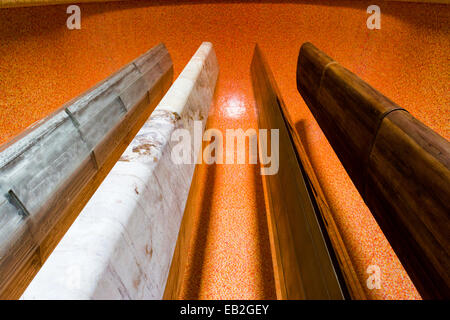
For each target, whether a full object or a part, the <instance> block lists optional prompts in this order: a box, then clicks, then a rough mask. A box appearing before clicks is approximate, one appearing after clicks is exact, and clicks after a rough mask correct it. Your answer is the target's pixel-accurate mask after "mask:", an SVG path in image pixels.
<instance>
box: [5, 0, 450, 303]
mask: <svg viewBox="0 0 450 320" xmlns="http://www.w3.org/2000/svg"><path fill="white" fill-rule="evenodd" d="M199 2H200V3H197V4H190V3H189V2H187V1H182V2H176V1H168V2H167V1H166V2H162V4H156V3H155V2H151V1H135V2H114V3H102V4H82V5H80V7H81V14H82V29H81V30H73V31H70V30H68V29H67V28H66V25H65V23H66V19H67V14H66V12H65V10H66V6H48V7H33V8H14V9H2V10H0V143H3V142H6V141H8V140H9V139H11V138H12V137H13V136H14V135H16V134H18V133H19V132H21V131H22V130H23V129H25V128H26V127H27V126H29V125H31V124H32V123H33V122H35V121H37V120H39V119H41V118H43V117H44V116H46V115H47V114H49V113H50V112H51V111H53V110H55V109H56V108H58V107H59V106H60V105H61V104H63V103H64V102H66V101H68V100H69V99H71V98H73V97H75V96H76V95H78V94H80V93H82V92H83V91H85V90H86V89H88V88H89V87H91V86H93V85H94V84H95V83H97V82H98V81H100V80H102V79H103V78H105V77H107V76H108V75H109V74H111V73H112V72H114V71H116V70H117V69H118V68H120V67H121V66H122V65H123V64H125V63H127V62H129V61H131V60H132V59H134V58H136V57H137V56H138V55H139V54H141V53H143V52H145V51H146V50H148V49H149V48H151V47H152V46H154V45H156V44H157V43H159V42H160V41H162V42H164V43H165V44H166V46H167V48H168V50H169V52H170V54H171V56H172V58H173V61H174V67H175V75H177V74H178V73H179V72H180V71H181V70H182V68H183V67H184V65H185V64H186V63H187V62H188V60H189V58H190V57H191V55H192V54H193V53H194V52H195V50H196V48H197V47H198V46H199V45H200V43H201V42H202V41H211V42H212V43H213V44H214V46H215V50H216V53H217V56H218V60H219V65H220V68H221V74H220V77H219V83H218V88H217V95H216V96H217V97H216V102H215V105H214V106H213V110H212V113H211V119H210V124H212V125H214V126H216V127H217V128H219V129H225V128H238V127H242V128H244V129H245V128H248V127H255V128H256V126H257V121H256V119H257V118H256V112H257V111H256V110H255V106H254V101H253V92H252V89H251V81H250V72H249V68H250V61H251V56H252V53H253V48H254V45H255V43H256V42H258V43H259V44H260V46H261V49H262V50H263V52H264V53H265V55H266V57H267V59H268V62H269V63H270V65H271V68H272V70H273V72H274V75H275V78H276V80H277V82H278V85H279V87H280V89H281V93H282V95H283V97H284V99H285V102H286V104H287V106H288V108H289V111H290V113H291V115H292V118H293V120H295V122H296V127H297V130H298V131H299V133H300V135H301V137H302V139H303V143H304V144H305V147H306V149H307V152H308V154H309V156H310V158H311V162H312V164H313V167H314V169H315V171H316V173H317V176H318V178H319V180H320V183H321V184H322V187H323V189H324V191H325V194H326V197H327V199H328V201H329V204H330V206H331V208H332V211H333V214H334V216H335V219H336V222H337V223H338V226H339V228H340V230H341V232H342V235H343V238H344V241H345V243H346V245H347V246H348V247H349V249H350V250H349V252H350V254H351V258H352V260H353V262H354V263H355V265H356V267H357V272H358V275H359V277H360V280H361V282H362V283H363V286H364V287H366V286H365V283H366V279H367V277H368V274H366V269H367V267H368V266H369V265H373V264H376V265H378V266H379V267H380V268H381V272H382V274H381V289H374V290H369V289H367V288H366V291H367V294H368V295H369V297H370V298H373V299H416V298H420V296H419V295H418V293H417V291H416V290H415V288H414V286H413V285H412V283H411V282H410V280H409V278H408V276H407V274H406V273H405V271H404V270H403V268H402V266H401V264H400V263H399V261H398V259H397V258H396V256H395V254H394V252H393V251H392V249H391V248H390V246H389V244H388V242H387V240H386V239H385V237H384V236H383V234H382V232H381V230H380V229H379V227H378V226H377V224H376V222H375V220H374V219H373V217H372V216H371V214H370V212H369V211H368V209H367V208H366V206H365V205H364V203H363V201H362V199H361V198H360V196H359V194H358V193H357V191H356V189H355V187H354V186H353V184H352V183H351V181H350V179H349V177H348V176H347V174H346V172H345V170H344V169H343V167H342V166H341V164H340V163H339V161H338V159H337V157H336V155H335V154H334V153H333V150H332V149H331V147H330V145H329V144H328V142H327V141H326V139H325V137H324V135H323V133H322V132H321V130H320V128H319V127H318V125H317V123H316V122H315V120H314V118H313V117H312V115H311V113H310V112H309V110H308V108H307V107H306V105H305V103H304V102H303V100H302V99H301V96H300V95H299V93H298V92H297V89H296V82H295V70H296V62H297V55H298V51H299V48H300V45H301V44H302V43H303V42H305V41H311V42H312V43H314V44H315V45H316V46H317V47H318V48H320V49H321V50H323V51H325V52H326V53H328V54H329V55H330V56H332V57H333V58H335V59H336V60H337V61H338V62H340V63H341V64H342V65H344V66H345V67H347V68H349V69H350V70H352V71H353V72H355V73H357V74H358V75H359V76H360V77H362V78H363V79H364V80H366V81H367V82H369V83H370V84H372V85H373V86H374V87H375V88H377V89H378V90H380V91H381V92H382V93H384V94H385V95H386V96H388V97H390V98H391V99H392V100H393V101H395V102H397V103H398V104H399V105H401V106H402V107H404V108H406V109H407V110H409V111H410V112H411V113H412V114H413V115H414V116H416V117H417V118H418V119H420V120H421V121H423V122H424V123H425V124H427V125H428V126H430V127H431V128H432V129H434V130H436V131H437V132H438V133H440V134H441V135H442V136H444V137H445V138H447V139H448V138H449V137H450V134H449V133H450V132H449V129H450V128H449V118H450V112H449V105H450V96H449V92H450V88H449V83H450V81H449V80H450V74H449V68H448V64H449V60H450V32H449V31H450V30H449V22H450V6H448V5H447V6H446V5H437V4H434V5H433V4H418V3H396V2H383V1H377V3H376V4H378V5H379V6H380V8H381V13H382V22H381V30H374V31H370V30H368V29H367V28H366V19H367V16H368V15H367V13H366V8H367V6H368V5H370V4H372V2H370V3H369V2H367V1H339V0H336V1H296V2H294V1H292V2H291V1H288V2H286V3H277V2H276V1H275V3H270V2H263V3H256V2H252V3H238V2H230V3H228V2H220V3H219V4H214V3H208V2H205V1H199ZM211 168H214V169H211ZM203 170H208V171H210V170H213V171H214V174H213V175H211V174H208V175H207V176H206V177H205V180H204V181H203V182H207V183H208V184H209V186H210V187H211V190H214V192H212V191H209V192H205V193H204V197H205V201H206V200H207V199H208V201H209V203H210V207H209V208H210V210H207V211H208V212H206V213H205V212H203V213H202V212H200V213H199V215H200V216H199V219H200V220H199V221H200V223H198V229H197V234H196V238H199V239H203V240H199V241H197V242H196V243H199V245H198V246H201V247H200V248H199V247H196V244H194V246H193V247H192V250H191V252H190V256H191V257H192V258H191V263H190V267H189V268H188V274H187V275H186V281H187V289H186V288H185V292H184V296H183V297H196V298H272V297H273V296H274V289H273V278H272V276H273V275H271V273H270V272H271V271H270V270H271V264H270V263H271V262H270V261H269V260H270V252H268V250H269V249H268V240H267V230H265V229H264V228H266V226H262V227H261V223H260V221H261V220H263V221H264V219H265V210H264V208H263V206H264V199H263V197H262V195H261V194H260V193H261V190H262V189H261V181H260V179H259V177H258V176H257V175H256V176H255V175H254V170H253V168H251V167H250V166H244V167H241V168H239V167H238V165H235V166H232V167H230V168H227V167H226V166H212V167H210V168H208V169H206V168H204V169H203ZM200 176H202V175H200ZM203 176H204V175H203ZM203 211H205V210H203ZM202 214H203V215H204V214H207V219H206V220H205V217H203V216H202ZM202 221H203V222H202ZM242 232H247V233H246V234H245V235H242ZM227 239H229V241H228V242H227V241H226V240H227ZM252 239H253V240H252ZM261 248H262V250H261ZM264 248H265V249H264ZM198 250H200V251H201V252H202V260H201V261H200V262H198V257H196V254H197V255H198V252H199V251H198ZM196 259H197V260H196ZM196 261H197V262H196ZM199 269H200V270H199ZM268 270H269V271H268ZM193 277H194V278H193ZM189 281H191V282H189ZM189 284H191V285H190V286H189Z"/></svg>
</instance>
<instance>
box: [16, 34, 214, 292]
mask: <svg viewBox="0 0 450 320" xmlns="http://www.w3.org/2000/svg"><path fill="white" fill-rule="evenodd" d="M217 76H218V64H217V59H216V56H215V53H214V49H213V47H212V44H211V43H207V42H205V43H203V44H202V45H201V46H200V48H199V49H198V50H197V52H196V53H195V55H194V56H193V57H192V59H191V60H190V61H189V63H188V64H187V66H186V67H185V69H184V70H183V71H182V73H181V74H180V76H179V77H178V78H177V80H176V81H175V82H174V83H173V85H172V87H171V88H170V89H169V91H168V92H167V94H166V95H165V96H164V98H163V99H162V100H161V102H160V103H159V105H158V106H157V107H156V109H155V111H154V112H153V113H152V115H151V116H150V118H149V120H148V121H147V122H146V123H145V124H144V126H143V127H142V129H141V130H140V131H139V133H138V134H137V136H136V137H135V139H134V140H133V141H132V142H131V144H130V145H129V147H128V148H127V150H126V151H125V152H124V153H123V155H122V157H121V159H120V160H119V161H118V162H117V164H116V165H115V166H114V168H113V169H112V170H111V172H110V173H109V175H108V176H107V177H106V179H105V180H104V181H103V183H102V184H101V186H100V187H99V189H98V190H97V191H96V193H95V194H94V196H93V197H92V198H91V199H90V201H89V202H88V204H87V205H86V207H85V208H84V209H83V211H82V212H81V213H80V215H79V217H78V218H77V219H76V220H75V222H74V224H73V225H72V226H71V227H70V229H69V230H68V232H67V233H66V235H65V236H64V237H63V239H62V240H61V242H60V243H59V244H58V246H57V247H56V248H55V250H54V252H53V253H52V254H51V255H50V257H49V258H48V260H47V261H46V262H45V264H44V265H43V267H42V268H41V270H40V271H39V273H38V274H37V276H36V277H35V278H34V280H33V281H32V282H31V284H30V285H29V287H28V288H27V290H26V291H25V293H24V294H23V296H22V299H161V298H162V296H163V292H164V288H165V284H166V281H167V276H168V272H169V268H170V263H171V260H172V255H173V251H174V248H175V244H176V240H177V236H178V231H179V227H180V223H181V218H182V216H183V212H184V208H185V204H186V200H187V196H188V192H189V188H190V184H191V180H192V175H193V171H194V167H195V162H194V161H192V162H191V163H190V164H174V163H173V162H172V160H171V155H170V152H171V147H172V146H173V145H174V144H176V142H171V134H172V133H173V131H174V130H176V129H177V128H185V129H188V130H189V131H190V132H191V133H192V132H193V130H194V120H201V121H202V126H201V127H202V128H201V129H202V130H203V129H204V125H205V122H206V119H207V117H208V110H209V107H210V104H211V102H212V97H213V93H214V89H215V84H216V80H217ZM192 146H193V147H194V149H193V150H192V152H193V154H194V155H197V154H198V152H199V150H198V147H200V145H194V144H193V145H192Z"/></svg>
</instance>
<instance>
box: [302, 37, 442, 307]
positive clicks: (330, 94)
mask: <svg viewBox="0 0 450 320" xmlns="http://www.w3.org/2000/svg"><path fill="white" fill-rule="evenodd" d="M297 87H298V90H299V92H300V93H301V95H302V97H303V99H304V100H305V102H306V104H307V105H308V107H309V109H310V110H311V112H312V113H313V115H314V117H315V118H316V120H317V122H318V123H319V125H320V127H321V128H322V131H323V132H324V133H325V135H326V137H327V139H328V141H329V142H330V144H331V146H332V147H333V149H334V151H335V152H336V154H337V155H338V157H339V159H340V161H341V162H342V164H343V166H344V168H345V169H346V170H347V172H348V174H349V176H350V178H351V179H352V180H353V182H354V184H355V186H356V187H357V189H358V191H359V193H360V194H361V196H362V197H363V199H364V201H365V202H366V204H367V206H368V207H369V209H370V210H371V212H372V214H373V215H374V217H375V218H376V220H377V222H378V223H379V225H380V227H381V229H382V230H383V232H384V234H385V235H386V237H387V239H388V240H389V243H390V244H391V245H392V247H393V249H394V251H395V252H396V254H397V256H398V257H399V259H400V261H401V262H402V264H403V266H404V267H405V269H406V271H407V272H408V274H409V276H410V277H411V279H412V281H413V282H414V284H415V286H416V287H417V289H418V290H419V292H420V294H421V295H422V297H423V298H438V299H442V298H447V299H448V298H449V297H450V277H449V270H450V268H449V267H450V264H449V254H448V251H449V248H450V247H449V236H450V228H449V214H450V171H449V168H450V144H449V142H448V141H447V140H446V139H444V138H443V137H441V136H440V135H438V134H437V133H436V132H434V131H433V130H431V129H430V128H428V127H427V126H425V125H424V124H422V123H421V122H420V121H418V120H417V119H415V118H414V117H413V116H411V115H410V114H409V113H408V112H407V111H406V110H405V109H403V108H401V107H399V106H398V105H396V104H395V103H394V102H392V101H390V100H389V99H388V98H386V97H385V96H383V95H382V94H381V93H379V92H378V91H376V90H375V89H374V88H372V87H371V86H370V85H368V84H367V83H365V82H364V81H362V80H361V79H360V78H358V77H357V76H356V75H355V74H353V73H352V72H350V71H349V70H347V69H345V68H344V67H342V66H341V65H339V64H338V63H337V62H336V61H334V60H333V59H331V58H330V57H328V56H327V55H326V54H324V53H323V52H321V51H320V50H319V49H317V48H316V47H314V45H312V44H311V43H305V44H303V46H302V47H301V49H300V54H299V58H298V65H297Z"/></svg>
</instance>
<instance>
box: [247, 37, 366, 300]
mask: <svg viewBox="0 0 450 320" xmlns="http://www.w3.org/2000/svg"><path fill="white" fill-rule="evenodd" d="M251 76H252V83H253V91H254V93H255V101H256V105H257V107H258V122H259V127H260V129H275V130H279V171H278V172H277V173H276V174H274V175H264V176H262V179H263V185H264V191H265V195H266V197H267V203H268V206H267V207H268V208H267V214H268V220H269V223H268V226H269V234H270V236H271V242H272V243H273V245H272V256H273V257H274V271H275V280H276V287H277V296H278V298H279V299H343V298H344V291H345V289H346V288H343V287H342V285H344V287H345V283H342V282H341V281H339V277H338V275H337V273H339V274H340V270H339V269H340V268H336V266H337V265H335V264H333V261H332V258H331V256H333V255H334V252H333V248H331V247H328V246H327V243H326V237H327V235H326V234H323V230H322V229H321V227H320V222H319V220H318V219H322V217H321V216H320V213H319V212H317V208H316V207H315V206H314V204H313V203H314V202H315V201H316V199H315V196H314V195H313V194H312V193H311V192H310V191H309V188H310V180H309V179H308V177H307V173H306V171H305V166H304V163H305V161H307V159H305V155H306V154H304V153H303V154H301V155H300V153H299V152H301V151H302V150H303V149H299V148H298V147H300V145H299V144H298V145H297V143H298V142H299V140H294V139H295V138H294V136H293V132H292V130H291V129H292V128H291V127H290V123H289V121H288V119H287V117H286V114H285V113H284V112H285V109H286V108H285V106H284V102H283V99H282V98H281V95H280V94H279V92H278V88H277V85H276V82H275V80H274V78H273V75H272V72H271V70H270V68H269V65H268V64H267V62H266V61H265V59H264V57H263V55H262V53H261V50H260V49H259V47H258V46H256V48H255V52H254V55H253V59H252V63H251ZM270 136H271V135H270V134H268V137H270ZM273 143H276V141H272V140H271V141H270V144H273ZM277 151H278V150H277ZM301 158H302V159H301ZM308 164H309V162H308ZM308 172H309V173H311V171H310V170H309V167H308ZM322 204H323V203H322ZM321 209H323V207H322V206H321ZM323 213H325V212H323ZM337 236H338V235H337ZM334 244H335V243H334ZM356 284H357V285H359V283H356Z"/></svg>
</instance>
